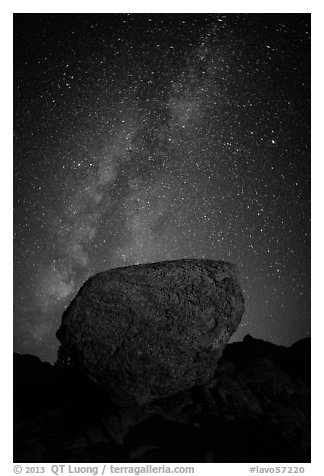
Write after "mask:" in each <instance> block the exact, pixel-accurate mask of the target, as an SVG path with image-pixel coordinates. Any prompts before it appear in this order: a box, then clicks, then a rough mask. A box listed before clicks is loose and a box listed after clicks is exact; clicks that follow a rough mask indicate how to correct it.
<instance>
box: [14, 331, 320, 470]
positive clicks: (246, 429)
mask: <svg viewBox="0 0 324 476" xmlns="http://www.w3.org/2000/svg"><path fill="white" fill-rule="evenodd" d="M310 347H311V346H310V339H304V340H302V341H299V342H298V343H297V344H295V345H293V346H291V347H289V348H286V347H279V346H276V345H274V344H271V343H269V342H264V341H262V340H258V339H253V338H252V337H250V336H248V337H246V338H245V339H244V341H243V342H235V343H233V344H228V345H227V346H226V348H225V350H224V352H223V356H222V357H221V359H220V361H219V365H218V368H217V370H216V373H215V375H214V377H213V379H212V381H210V382H208V384H206V385H203V386H200V387H194V388H192V389H190V390H186V391H184V392H180V393H179V394H177V395H174V396H171V397H167V398H165V399H162V400H158V401H154V402H151V403H149V404H147V405H145V406H142V407H134V408H128V409H125V408H118V407H117V406H116V405H114V404H113V403H112V402H111V401H109V399H107V394H106V393H105V391H104V390H103V389H102V388H100V387H99V386H98V385H96V384H95V383H94V382H93V381H92V380H90V379H88V378H87V377H85V376H84V375H82V374H80V373H79V372H78V371H77V370H76V369H72V368H69V369H66V368H61V367H58V366H53V365H50V364H47V363H43V362H41V361H40V360H39V359H38V358H36V357H33V356H28V355H17V354H15V355H14V426H13V430H14V462H15V463H28V462H33V463H37V462H42V463H56V462H60V463H73V462H75V463H87V462H92V463H98V462H104V463H106V462H107V461H110V462H121V463H127V462H133V463H140V462H146V463H149V462H153V463H154V462H159V463H161V462H178V463H184V462H186V463H189V462H193V463H199V462H215V463H235V462H236V463H244V462H246V463H306V462H310V386H309V381H310Z"/></svg>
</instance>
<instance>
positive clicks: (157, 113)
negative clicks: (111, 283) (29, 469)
mask: <svg viewBox="0 0 324 476" xmlns="http://www.w3.org/2000/svg"><path fill="white" fill-rule="evenodd" d="M13 171H14V350H15V351H18V352H24V353H25V352H28V353H32V354H35V355H38V356H40V357H41V358H42V359H44V360H48V361H51V362H52V361H54V360H55V358H56V351H57V347H58V342H57V340H56V337H55V332H56V330H57V328H58V327H59V324H60V321H61V316H62V313H63V311H64V309H65V308H66V307H67V306H68V304H69V303H70V301H71V300H72V299H73V297H74V296H75V294H76V293H77V291H78V289H79V288H80V286H81V285H82V283H83V282H84V281H85V280H86V279H87V278H88V277H89V276H91V275H93V274H95V273H97V272H100V271H103V270H106V269H109V268H113V267H118V266H126V265H130V264H138V263H146V262H155V261H162V260H170V259H180V258H190V257H193V258H208V259H221V260H227V261H231V262H233V263H236V264H237V265H238V268H239V272H240V282H241V285H242V288H243V290H244V293H245V298H246V312H245V315H244V317H243V320H242V323H241V325H240V328H239V329H238V331H237V332H236V333H235V335H234V336H233V338H232V340H241V339H242V338H243V337H244V335H246V334H248V333H250V334H252V335H253V336H254V337H257V338H262V339H265V340H268V341H271V342H274V343H276V344H281V345H290V344H292V343H293V342H295V341H297V340H298V339H300V338H303V337H306V336H308V335H309V333H310V196H311V192H310V15H308V14H265V13H264V14H224V13H222V14H148V13H146V14H15V15H14V163H13Z"/></svg>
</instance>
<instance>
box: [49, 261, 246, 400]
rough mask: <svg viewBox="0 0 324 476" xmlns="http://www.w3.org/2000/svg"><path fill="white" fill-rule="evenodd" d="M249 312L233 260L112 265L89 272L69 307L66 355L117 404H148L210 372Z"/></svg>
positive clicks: (64, 326) (63, 337)
mask: <svg viewBox="0 0 324 476" xmlns="http://www.w3.org/2000/svg"><path fill="white" fill-rule="evenodd" d="M243 312H244V298H243V295H242V292H241V289H240V286H239V283H238V278H237V271H236V268H235V266H234V265H233V264H231V263H226V262H222V261H211V260H198V259H185V260H178V261H165V262H160V263H152V264H144V265H135V266H128V267H124V268H116V269H111V270H108V271H105V272H103V273H99V274H97V275H95V276H93V277H91V278H90V279H89V280H88V281H87V282H86V283H85V284H84V285H83V286H82V287H81V289H80V291H79V292H78V294H77V296H76V297H75V299H74V300H73V301H72V302H71V304H70V306H69V307H68V308H67V310H66V311H65V312H64V314H63V318H62V323H61V326H60V328H59V330H58V331H57V338H58V339H59V341H60V342H61V344H62V348H61V351H60V356H61V357H60V358H61V360H63V358H62V355H64V356H65V357H64V360H65V361H67V360H68V361H70V362H72V363H73V364H74V365H75V366H77V367H78V368H82V369H83V370H84V371H85V372H86V373H87V374H88V375H89V376H90V377H92V378H93V379H94V380H95V381H96V382H97V383H99V384H100V385H101V386H103V387H104V388H105V389H106V390H107V392H108V393H109V395H110V397H111V399H112V400H114V401H115V402H117V403H118V404H120V405H122V406H123V405H126V406H131V405H133V404H145V403H148V402H150V401H152V400H155V399H158V398H162V397H166V396H169V395H172V394H176V393H178V392H180V391H182V390H186V389H188V388H191V387H193V386H195V385H201V384H203V383H205V382H207V381H208V380H210V379H211V378H212V377H213V375H214V372H215V369H216V367H217V361H218V360H219V358H220V357H221V354H222V350H223V348H224V346H225V344H226V343H227V342H228V340H229V338H230V337H231V335H232V334H233V332H234V331H235V330H236V329H237V327H238V325H239V323H240V321H241V318H242V315H243ZM66 357H68V358H66Z"/></svg>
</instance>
